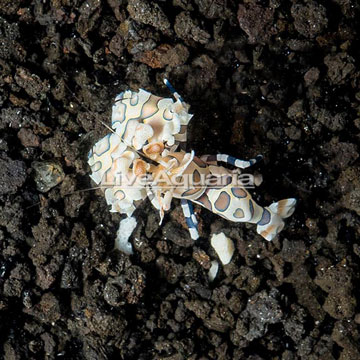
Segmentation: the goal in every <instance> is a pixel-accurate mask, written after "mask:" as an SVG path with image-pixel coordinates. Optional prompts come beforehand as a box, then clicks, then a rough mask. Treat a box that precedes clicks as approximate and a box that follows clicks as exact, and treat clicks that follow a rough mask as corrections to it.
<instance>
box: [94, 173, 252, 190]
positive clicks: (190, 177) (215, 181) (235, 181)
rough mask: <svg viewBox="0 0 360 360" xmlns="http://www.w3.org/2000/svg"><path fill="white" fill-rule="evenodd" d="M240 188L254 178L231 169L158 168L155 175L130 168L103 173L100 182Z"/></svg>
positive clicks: (132, 184)
mask: <svg viewBox="0 0 360 360" xmlns="http://www.w3.org/2000/svg"><path fill="white" fill-rule="evenodd" d="M230 184H231V186H232V187H241V188H254V186H255V179H254V175H252V174H241V173H239V170H233V171H229V172H226V173H223V174H222V173H219V174H216V175H215V174H199V173H198V174H197V175H196V176H194V174H193V173H191V174H181V175H179V174H169V172H168V171H167V170H160V171H158V172H157V173H156V174H155V175H154V174H150V173H146V174H141V175H136V174H134V173H133V172H132V171H131V170H130V171H128V172H127V173H123V172H117V173H115V174H114V173H112V174H111V176H107V174H106V175H105V178H104V179H103V181H102V182H101V185H102V186H106V187H114V186H116V187H121V188H123V189H126V188H132V189H134V188H144V187H148V186H151V187H152V188H156V187H158V188H161V189H173V188H176V189H181V188H183V189H196V188H212V189H220V188H223V187H225V186H227V185H230Z"/></svg>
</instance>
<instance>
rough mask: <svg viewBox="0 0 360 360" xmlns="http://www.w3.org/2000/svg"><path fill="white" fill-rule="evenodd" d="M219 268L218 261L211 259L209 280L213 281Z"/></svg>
mask: <svg viewBox="0 0 360 360" xmlns="http://www.w3.org/2000/svg"><path fill="white" fill-rule="evenodd" d="M218 270H219V263H218V262H217V261H216V260H213V261H212V262H211V267H210V269H209V272H208V276H209V280H210V281H213V280H214V279H215V278H216V275H217V273H218Z"/></svg>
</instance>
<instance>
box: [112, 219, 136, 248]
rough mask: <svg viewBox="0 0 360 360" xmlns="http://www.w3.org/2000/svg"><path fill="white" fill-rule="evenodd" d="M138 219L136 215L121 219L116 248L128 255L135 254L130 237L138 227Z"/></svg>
mask: <svg viewBox="0 0 360 360" xmlns="http://www.w3.org/2000/svg"><path fill="white" fill-rule="evenodd" d="M136 225H137V221H136V219H135V218H134V217H126V218H125V219H123V220H121V221H120V226H119V230H118V231H117V233H116V239H115V249H118V250H120V251H121V252H123V253H124V254H126V255H131V254H133V249H132V245H131V243H130V242H129V238H130V236H131V234H132V233H133V231H134V229H135V228H136Z"/></svg>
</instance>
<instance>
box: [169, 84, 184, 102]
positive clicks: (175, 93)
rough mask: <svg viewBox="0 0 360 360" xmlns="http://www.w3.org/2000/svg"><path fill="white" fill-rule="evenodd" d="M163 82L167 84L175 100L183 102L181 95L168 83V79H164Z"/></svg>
mask: <svg viewBox="0 0 360 360" xmlns="http://www.w3.org/2000/svg"><path fill="white" fill-rule="evenodd" d="M164 84H165V85H166V86H167V88H168V89H169V90H170V92H171V93H172V94H173V96H174V98H175V99H176V100H179V101H180V102H182V103H183V102H184V100H183V98H182V97H181V95H180V94H179V93H178V92H177V91H176V90H175V89H174V87H173V86H172V85H171V84H170V81H169V80H168V79H164Z"/></svg>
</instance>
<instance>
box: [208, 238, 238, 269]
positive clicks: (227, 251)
mask: <svg viewBox="0 0 360 360" xmlns="http://www.w3.org/2000/svg"><path fill="white" fill-rule="evenodd" d="M211 246H212V247H213V248H214V250H215V251H216V253H217V255H218V256H219V259H220V261H221V263H222V264H223V265H226V264H228V263H229V262H230V261H231V258H232V256H233V255H234V250H235V246H234V243H233V241H232V240H231V239H230V238H228V237H226V236H225V234H224V233H223V232H221V233H220V234H214V235H213V236H212V237H211Z"/></svg>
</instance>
